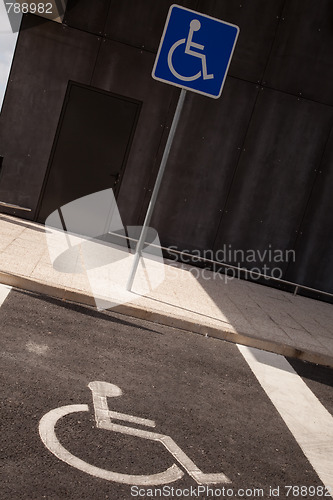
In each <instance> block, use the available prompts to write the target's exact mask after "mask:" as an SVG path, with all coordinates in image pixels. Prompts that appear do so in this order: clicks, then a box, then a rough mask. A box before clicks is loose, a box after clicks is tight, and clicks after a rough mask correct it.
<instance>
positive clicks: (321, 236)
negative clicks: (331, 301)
mask: <svg viewBox="0 0 333 500" xmlns="http://www.w3.org/2000/svg"><path fill="white" fill-rule="evenodd" d="M332 186H333V131H332V133H331V136H330V140H329V142H328V145H327V148H326V151H325V155H324V157H323V161H322V163H321V164H320V166H319V168H318V170H317V177H316V182H315V184H314V189H313V192H312V194H311V199H310V201H309V205H308V207H307V210H306V213H305V217H304V220H303V222H302V225H301V227H300V231H299V236H298V240H297V245H296V247H295V250H296V257H297V259H296V264H293V265H291V266H290V267H289V269H288V273H287V279H288V280H292V281H295V282H296V283H301V284H303V285H306V286H309V287H312V288H317V289H319V290H324V291H326V292H329V293H332V294H333V260H332V256H333V196H332Z"/></svg>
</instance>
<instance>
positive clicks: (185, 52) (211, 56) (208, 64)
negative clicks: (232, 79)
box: [152, 5, 239, 98]
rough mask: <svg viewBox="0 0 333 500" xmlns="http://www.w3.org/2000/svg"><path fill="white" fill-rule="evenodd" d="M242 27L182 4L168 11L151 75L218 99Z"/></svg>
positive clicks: (173, 6)
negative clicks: (187, 7)
mask: <svg viewBox="0 0 333 500" xmlns="http://www.w3.org/2000/svg"><path fill="white" fill-rule="evenodd" d="M238 33H239V28H238V26H235V25H234V24H230V23H226V22H225V21H221V20H220V19H215V18H213V17H210V16H206V15H205V14H200V13H199V12H195V11H193V10H190V9H186V8H184V7H181V6H179V5H172V6H171V7H170V10H169V14H168V17H167V21H166V24H165V28H164V32H163V35H162V38H161V42H160V46H159V49H158V53H157V56H156V60H155V64H154V68H153V72H152V76H153V78H155V79H156V80H159V81H162V82H165V83H169V84H171V85H176V86H177V87H182V88H185V89H189V90H192V91H194V92H198V93H200V94H204V95H207V96H209V97H213V98H218V97H220V95H221V93H222V88H223V84H224V81H225V78H226V75H227V71H228V68H229V64H230V61H231V57H232V54H233V51H234V48H235V44H236V40H237V37H238Z"/></svg>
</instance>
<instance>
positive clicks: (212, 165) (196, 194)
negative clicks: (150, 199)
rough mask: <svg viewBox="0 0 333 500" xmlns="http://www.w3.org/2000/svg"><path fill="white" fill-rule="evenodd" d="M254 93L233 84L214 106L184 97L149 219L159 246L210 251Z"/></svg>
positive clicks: (211, 101) (228, 84)
mask: <svg viewBox="0 0 333 500" xmlns="http://www.w3.org/2000/svg"><path fill="white" fill-rule="evenodd" d="M257 93H258V88H257V87H256V86H255V85H254V84H250V83H246V82H242V81H240V80H237V79H233V78H229V79H228V80H227V82H226V85H225V88H224V91H223V94H222V97H221V99H218V100H215V99H209V98H207V97H203V96H198V95H194V94H193V93H191V92H188V93H187V96H186V99H185V104H184V109H183V113H182V115H181V118H180V123H179V126H178V130H177V133H176V137H175V141H174V146H173V148H172V150H171V154H170V157H169V162H168V164H167V167H166V172H165V176H164V179H163V184H162V186H161V190H160V194H159V196H158V201H157V205H156V209H155V213H154V216H153V219H152V226H153V227H155V228H156V229H157V231H158V232H159V234H160V238H161V239H162V242H163V243H164V245H173V244H175V245H179V247H180V248H184V247H185V248H189V247H190V248H193V249H205V248H212V247H211V245H212V244H213V242H214V237H215V234H216V228H217V226H218V223H219V221H220V218H221V214H222V211H223V207H224V204H225V202H226V198H227V194H228V190H229V188H230V183H231V180H232V176H233V171H234V167H235V164H237V160H238V157H239V155H240V151H241V147H242V144H243V141H244V137H245V134H246V130H247V126H248V123H249V120H250V116H251V113H252V110H253V106H254V102H255V99H256V96H257Z"/></svg>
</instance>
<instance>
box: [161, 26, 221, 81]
mask: <svg viewBox="0 0 333 500" xmlns="http://www.w3.org/2000/svg"><path fill="white" fill-rule="evenodd" d="M200 28H201V23H200V21H198V19H193V21H191V23H190V30H189V33H188V36H187V39H186V38H182V39H181V40H177V42H175V43H174V44H173V45H172V47H171V49H170V50H169V54H168V66H169V69H170V71H171V73H172V74H173V76H175V77H176V78H178V79H179V80H183V81H184V82H192V81H193V80H197V79H198V78H200V76H201V74H202V77H203V79H204V80H210V79H212V78H214V75H212V74H210V75H209V74H208V73H207V63H206V56H205V54H203V53H200V52H197V51H195V50H192V47H193V48H195V49H198V50H204V48H205V46H204V45H201V44H199V43H196V42H193V41H192V38H193V33H194V32H195V31H199V30H200ZM183 44H184V45H185V54H189V55H191V56H194V57H198V58H199V59H201V64H202V71H199V72H198V73H197V74H195V75H193V76H183V75H180V74H179V73H178V72H177V71H176V70H175V68H174V66H173V62H172V56H173V53H174V51H175V50H176V48H177V47H179V46H180V45H183Z"/></svg>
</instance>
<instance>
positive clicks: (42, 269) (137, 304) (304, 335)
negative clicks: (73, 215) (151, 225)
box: [0, 214, 333, 367]
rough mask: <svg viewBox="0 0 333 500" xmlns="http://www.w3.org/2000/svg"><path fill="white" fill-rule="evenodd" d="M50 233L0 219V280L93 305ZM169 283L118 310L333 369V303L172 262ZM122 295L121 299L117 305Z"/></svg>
mask: <svg viewBox="0 0 333 500" xmlns="http://www.w3.org/2000/svg"><path fill="white" fill-rule="evenodd" d="M47 231H48V230H47V229H46V228H45V227H44V226H43V225H40V224H36V223H31V222H28V221H25V220H22V219H17V218H14V217H10V216H7V215H4V214H0V282H1V283H3V284H7V285H11V286H14V287H17V288H21V289H25V290H29V291H33V292H38V293H42V294H46V295H50V296H53V297H58V298H60V299H62V300H68V301H73V302H78V303H82V304H87V305H91V306H94V305H95V301H94V297H93V294H92V291H91V286H90V282H89V279H88V276H87V273H86V272H85V270H84V269H80V270H79V272H78V271H77V270H76V273H70V272H59V271H57V270H56V269H54V267H53V266H52V264H51V261H50V256H49V251H48V248H47V242H46V232H47ZM164 272H165V279H164V281H163V283H162V284H160V285H159V286H158V287H157V288H156V289H155V290H154V291H148V292H147V293H146V294H145V295H144V296H140V295H138V294H137V293H135V287H134V288H133V290H134V291H133V292H132V293H131V292H127V293H129V294H130V299H131V302H127V303H123V304H121V305H118V306H116V307H114V308H113V311H115V312H118V313H121V314H126V315H130V316H133V317H137V318H141V319H146V320H151V321H156V322H158V323H161V324H164V325H169V326H173V327H176V328H180V329H183V330H187V331H191V332H196V333H200V334H203V335H206V336H211V337H215V338H221V339H225V340H228V341H232V342H238V343H241V344H245V345H250V346H254V347H258V348H261V349H266V350H269V351H272V352H276V353H279V354H283V355H285V356H292V357H297V358H300V359H303V360H307V361H311V362H314V363H318V364H322V365H326V366H331V367H333V307H332V305H330V304H328V303H324V302H320V301H316V300H312V299H308V298H305V297H300V296H293V295H292V294H289V293H286V292H282V291H279V290H275V289H273V288H269V287H265V286H261V285H258V284H255V283H250V282H246V281H242V280H237V279H233V280H230V281H228V282H227V283H226V282H225V279H224V276H223V275H216V274H214V273H210V272H208V271H207V270H205V272H204V275H203V274H202V272H199V270H198V269H196V268H190V266H185V265H176V264H175V263H174V262H171V261H166V265H165V266H164ZM116 300H117V297H115V301H116Z"/></svg>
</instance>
